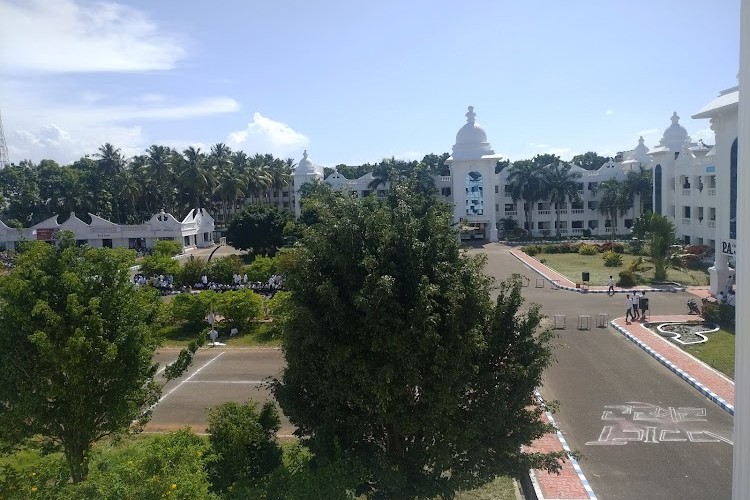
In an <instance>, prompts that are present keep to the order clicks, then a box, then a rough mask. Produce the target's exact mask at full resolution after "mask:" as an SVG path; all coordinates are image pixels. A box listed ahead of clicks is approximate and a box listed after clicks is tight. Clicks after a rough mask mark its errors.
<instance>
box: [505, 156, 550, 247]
mask: <svg viewBox="0 0 750 500" xmlns="http://www.w3.org/2000/svg"><path fill="white" fill-rule="evenodd" d="M542 173H543V169H540V168H539V167H537V166H536V165H534V164H533V163H531V162H530V161H518V162H516V163H514V164H513V165H512V166H511V167H510V169H509V170H508V181H507V182H508V186H509V187H510V196H511V198H513V202H514V203H517V202H518V201H519V200H523V201H524V202H525V203H524V214H525V218H526V222H527V224H528V228H529V234H532V232H531V231H532V227H533V221H532V220H531V212H532V210H531V209H532V206H533V205H534V203H536V202H537V201H539V200H540V199H542V198H543V196H544V182H543V179H542Z"/></svg>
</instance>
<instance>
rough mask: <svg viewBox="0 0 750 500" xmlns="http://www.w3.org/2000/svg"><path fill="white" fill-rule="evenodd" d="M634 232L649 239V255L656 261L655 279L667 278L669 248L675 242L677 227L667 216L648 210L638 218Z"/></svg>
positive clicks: (639, 236)
mask: <svg viewBox="0 0 750 500" xmlns="http://www.w3.org/2000/svg"><path fill="white" fill-rule="evenodd" d="M633 233H634V234H635V235H636V236H637V237H638V238H639V239H641V238H646V239H647V240H648V249H649V255H650V256H651V261H652V262H653V263H654V279H656V280H665V279H667V263H668V261H669V248H670V247H671V246H672V244H673V243H674V239H675V227H674V224H673V223H672V221H670V220H669V219H668V218H667V217H666V216H664V215H660V214H655V213H653V212H646V213H645V214H644V215H642V216H641V217H638V219H636V221H635V224H634V225H633Z"/></svg>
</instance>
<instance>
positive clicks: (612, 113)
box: [604, 109, 615, 116]
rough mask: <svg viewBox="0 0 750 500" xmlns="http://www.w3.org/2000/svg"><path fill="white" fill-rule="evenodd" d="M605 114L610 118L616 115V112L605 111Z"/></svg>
mask: <svg viewBox="0 0 750 500" xmlns="http://www.w3.org/2000/svg"><path fill="white" fill-rule="evenodd" d="M604 114H605V115H606V116H609V115H614V114H615V112H614V110H611V109H608V110H607V111H605V112H604Z"/></svg>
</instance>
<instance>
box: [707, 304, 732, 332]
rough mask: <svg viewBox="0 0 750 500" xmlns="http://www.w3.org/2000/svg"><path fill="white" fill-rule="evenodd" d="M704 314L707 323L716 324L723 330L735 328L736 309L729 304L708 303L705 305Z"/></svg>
mask: <svg viewBox="0 0 750 500" xmlns="http://www.w3.org/2000/svg"><path fill="white" fill-rule="evenodd" d="M702 312H703V314H702V316H703V319H705V320H706V321H710V322H712V323H716V324H717V325H719V326H721V327H723V328H728V329H733V328H734V307H732V306H730V305H728V304H718V303H716V302H706V303H704V304H703V311H702Z"/></svg>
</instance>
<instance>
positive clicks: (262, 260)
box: [247, 256, 276, 283]
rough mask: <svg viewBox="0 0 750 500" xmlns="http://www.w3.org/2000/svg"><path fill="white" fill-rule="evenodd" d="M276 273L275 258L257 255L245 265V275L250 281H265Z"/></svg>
mask: <svg viewBox="0 0 750 500" xmlns="http://www.w3.org/2000/svg"><path fill="white" fill-rule="evenodd" d="M274 274H276V258H275V257H273V258H271V257H263V256H258V257H255V259H253V262H252V263H251V264H250V266H248V267H247V277H248V279H249V280H250V281H262V282H264V283H265V282H267V281H268V278H270V277H271V276H272V275H274Z"/></svg>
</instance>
